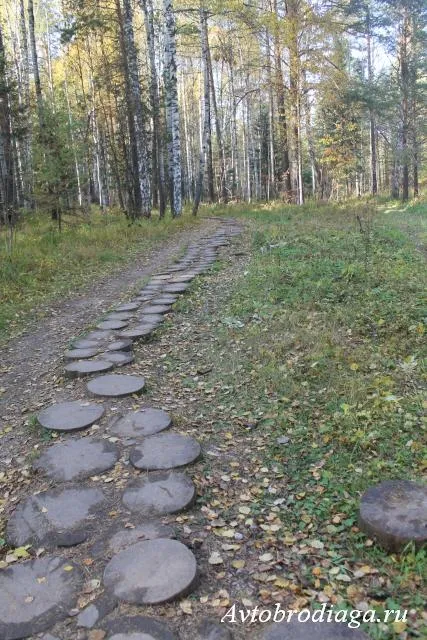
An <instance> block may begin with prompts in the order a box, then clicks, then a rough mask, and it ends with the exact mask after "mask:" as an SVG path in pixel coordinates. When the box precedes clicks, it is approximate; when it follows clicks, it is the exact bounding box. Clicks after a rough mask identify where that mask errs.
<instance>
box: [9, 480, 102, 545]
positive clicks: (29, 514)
mask: <svg viewBox="0 0 427 640" xmlns="http://www.w3.org/2000/svg"><path fill="white" fill-rule="evenodd" d="M104 506H105V496H104V494H103V493H102V491H100V490H99V489H93V488H87V487H80V486H78V485H77V486H74V487H66V488H59V489H51V490H49V491H42V492H41V493H38V494H37V495H34V496H30V497H29V498H27V499H26V500H24V501H23V502H21V503H20V504H19V505H18V507H17V509H16V511H15V512H14V513H13V515H12V516H11V518H10V520H9V522H8V524H7V528H6V537H7V540H8V542H9V544H12V545H13V546H15V547H21V546H22V545H24V544H29V543H31V544H35V545H37V546H42V545H43V546H60V547H70V546H73V545H76V544H80V543H81V542H84V541H85V540H86V538H87V537H88V535H89V533H90V531H91V529H92V528H93V527H94V526H96V524H97V523H96V517H97V516H99V513H100V512H102V507H104Z"/></svg>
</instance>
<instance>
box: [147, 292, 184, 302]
mask: <svg viewBox="0 0 427 640" xmlns="http://www.w3.org/2000/svg"><path fill="white" fill-rule="evenodd" d="M177 300H178V296H174V295H172V294H171V293H168V294H165V295H164V296H163V295H161V296H159V297H158V298H153V300H152V301H151V302H152V303H153V305H156V304H174V303H175V302H176V301H177Z"/></svg>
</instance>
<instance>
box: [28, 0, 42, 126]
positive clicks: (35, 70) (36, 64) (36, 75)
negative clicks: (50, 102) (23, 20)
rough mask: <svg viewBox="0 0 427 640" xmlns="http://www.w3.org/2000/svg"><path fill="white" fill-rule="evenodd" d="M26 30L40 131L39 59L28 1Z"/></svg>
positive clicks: (29, 1)
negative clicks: (28, 39) (28, 38)
mask: <svg viewBox="0 0 427 640" xmlns="http://www.w3.org/2000/svg"><path fill="white" fill-rule="evenodd" d="M28 30H29V34H30V48H31V58H32V63H33V65H32V66H33V78H34V88H35V92H36V102H37V115H38V119H39V126H40V129H42V128H43V94H42V85H41V82H40V69H39V59H38V55H37V44H36V35H35V26H34V4H33V0H28Z"/></svg>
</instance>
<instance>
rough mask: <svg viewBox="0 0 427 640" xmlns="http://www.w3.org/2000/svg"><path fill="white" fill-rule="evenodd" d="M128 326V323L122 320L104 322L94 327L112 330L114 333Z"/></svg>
mask: <svg viewBox="0 0 427 640" xmlns="http://www.w3.org/2000/svg"><path fill="white" fill-rule="evenodd" d="M128 324H129V323H128V322H125V321H123V320H104V321H103V322H100V323H99V324H97V325H96V326H97V328H98V329H113V330H114V331H116V330H117V329H124V328H125V327H127V326H128Z"/></svg>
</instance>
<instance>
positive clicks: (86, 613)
mask: <svg viewBox="0 0 427 640" xmlns="http://www.w3.org/2000/svg"><path fill="white" fill-rule="evenodd" d="M116 606H117V602H116V601H115V600H114V599H113V598H108V597H105V596H101V597H99V598H97V599H96V600H95V601H94V602H92V603H91V604H89V605H88V606H87V607H86V608H85V609H82V610H81V611H80V613H79V615H78V616H77V626H78V627H83V628H84V629H92V628H93V627H94V626H95V625H96V624H97V623H98V622H100V620H102V619H103V618H105V616H107V615H108V614H109V613H111V611H113V609H114V608H115V607H116Z"/></svg>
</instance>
